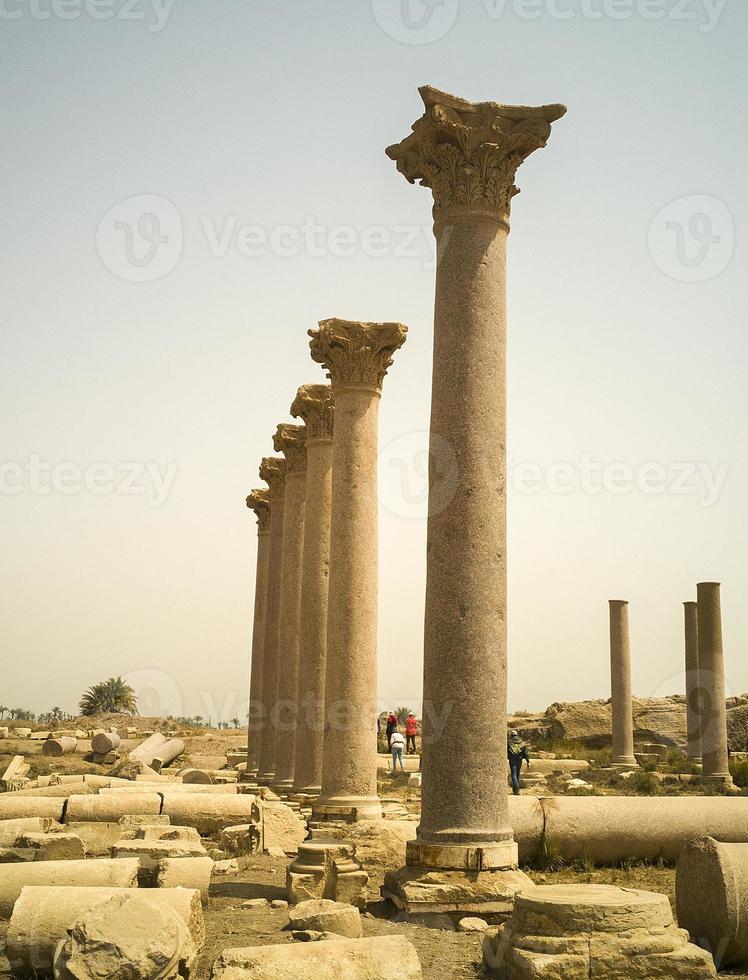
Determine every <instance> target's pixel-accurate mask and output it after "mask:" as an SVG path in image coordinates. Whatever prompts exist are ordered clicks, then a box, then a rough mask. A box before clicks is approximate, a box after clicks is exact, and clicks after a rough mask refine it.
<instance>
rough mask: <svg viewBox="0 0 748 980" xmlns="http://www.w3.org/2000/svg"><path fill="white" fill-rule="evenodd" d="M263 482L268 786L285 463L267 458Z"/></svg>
mask: <svg viewBox="0 0 748 980" xmlns="http://www.w3.org/2000/svg"><path fill="white" fill-rule="evenodd" d="M260 479H261V480H264V481H265V482H266V483H267V485H268V487H269V490H268V499H269V501H270V538H269V541H268V579H267V583H268V584H267V599H266V606H265V637H264V640H263V644H262V727H261V729H260V732H259V742H260V761H259V765H258V772H257V782H258V783H261V784H262V785H269V784H270V783H272V781H273V776H274V775H275V725H274V721H273V719H274V717H275V714H274V712H275V705H276V701H277V700H278V649H279V646H278V645H279V642H280V598H281V573H282V571H283V519H284V510H285V495H286V461H285V459H281V458H280V457H278V456H266V457H264V458H263V460H262V462H261V463H260Z"/></svg>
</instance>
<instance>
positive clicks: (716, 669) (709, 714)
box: [696, 582, 732, 786]
mask: <svg viewBox="0 0 748 980" xmlns="http://www.w3.org/2000/svg"><path fill="white" fill-rule="evenodd" d="M719 588H720V586H719V582H699V584H698V585H697V586H696V598H697V602H698V619H699V681H700V684H701V698H700V703H701V759H702V776H701V778H702V780H703V781H704V782H705V783H722V784H725V785H728V786H731V785H732V777H731V776H730V763H729V757H728V752H727V708H726V705H725V658H724V651H723V648H722V608H721V604H720V594H719Z"/></svg>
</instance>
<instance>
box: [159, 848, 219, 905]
mask: <svg viewBox="0 0 748 980" xmlns="http://www.w3.org/2000/svg"><path fill="white" fill-rule="evenodd" d="M212 875H213V859H212V858H209V857H208V856H207V855H206V856H205V857H179V858H169V857H167V858H159V859H158V862H157V865H156V887H157V888H196V889H197V890H198V891H199V892H200V897H201V899H202V902H203V905H205V904H207V902H208V894H209V891H210V879H211V877H212Z"/></svg>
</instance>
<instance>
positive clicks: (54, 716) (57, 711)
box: [49, 705, 62, 721]
mask: <svg viewBox="0 0 748 980" xmlns="http://www.w3.org/2000/svg"><path fill="white" fill-rule="evenodd" d="M49 717H50V719H51V720H52V721H62V708H59V707H57V706H56V705H55V707H54V708H52V710H51V712H50V713H49Z"/></svg>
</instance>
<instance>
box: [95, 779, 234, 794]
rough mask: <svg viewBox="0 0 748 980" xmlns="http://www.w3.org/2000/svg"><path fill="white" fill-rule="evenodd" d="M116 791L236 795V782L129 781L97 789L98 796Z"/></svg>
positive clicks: (115, 792)
mask: <svg viewBox="0 0 748 980" xmlns="http://www.w3.org/2000/svg"><path fill="white" fill-rule="evenodd" d="M117 793H136V794H137V793H139V794H140V795H141V796H142V795H143V793H169V794H171V795H173V794H174V793H186V794H187V795H189V796H238V795H240V794H239V785H238V784H237V783H149V782H142V783H137V782H136V783H130V785H129V786H112V787H111V788H110V789H102V790H99V796H112V795H113V794H117Z"/></svg>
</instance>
